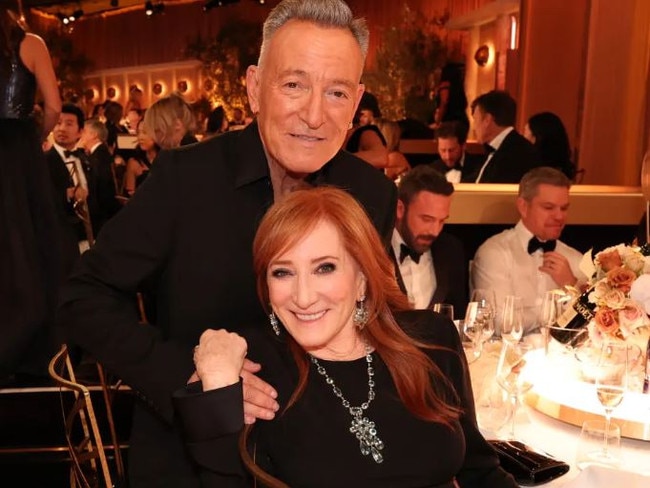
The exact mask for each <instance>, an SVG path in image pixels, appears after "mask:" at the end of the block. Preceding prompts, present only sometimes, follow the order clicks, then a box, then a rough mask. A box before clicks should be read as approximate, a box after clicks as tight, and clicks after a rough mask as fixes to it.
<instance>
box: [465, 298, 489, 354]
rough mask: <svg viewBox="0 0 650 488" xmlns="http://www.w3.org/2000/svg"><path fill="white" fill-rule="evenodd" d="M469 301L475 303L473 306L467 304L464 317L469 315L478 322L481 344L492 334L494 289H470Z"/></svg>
mask: <svg viewBox="0 0 650 488" xmlns="http://www.w3.org/2000/svg"><path fill="white" fill-rule="evenodd" d="M470 303H476V306H475V307H471V306H469V305H468V307H467V313H466V315H465V319H466V320H467V318H468V316H469V315H471V317H469V318H471V319H472V320H475V321H476V322H478V323H479V325H480V329H481V337H480V340H481V344H483V343H484V342H485V341H487V340H489V339H490V337H492V335H493V334H494V318H495V316H496V300H495V298H494V291H493V290H488V289H485V288H476V289H474V291H472V297H471V302H470Z"/></svg>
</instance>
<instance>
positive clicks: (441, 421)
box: [175, 187, 517, 488]
mask: <svg viewBox="0 0 650 488" xmlns="http://www.w3.org/2000/svg"><path fill="white" fill-rule="evenodd" d="M253 256H254V268H255V272H256V274H257V288H258V292H259V295H260V299H261V301H262V303H264V304H268V307H267V308H268V311H269V321H270V326H269V325H268V324H267V326H266V327H265V328H261V327H256V328H254V329H251V330H250V331H247V332H246V333H245V334H243V335H244V336H246V339H247V340H246V339H244V338H242V337H240V336H238V335H237V334H232V333H228V332H227V331H225V330H218V331H214V330H208V331H206V332H204V333H203V335H202V336H201V340H200V344H199V346H197V348H196V349H195V356H194V360H195V364H196V370H197V375H198V377H199V378H200V379H201V384H191V385H189V386H188V387H187V388H186V389H184V390H182V391H180V392H177V394H176V395H175V403H176V407H177V411H178V413H179V415H180V419H181V421H182V423H183V427H184V431H185V433H186V438H187V445H188V449H189V452H190V454H191V455H192V456H193V458H194V459H195V460H196V461H197V463H198V464H199V466H200V467H201V468H202V469H201V476H202V481H203V486H214V487H215V488H216V487H221V486H230V487H246V486H252V485H253V483H254V482H253V481H252V480H249V479H247V478H246V472H245V471H244V469H243V468H242V464H241V463H240V462H239V459H238V450H237V437H238V434H239V432H240V430H241V429H242V428H243V423H244V414H243V401H242V385H241V383H240V380H239V375H240V372H241V368H242V364H243V362H244V358H245V357H246V356H248V357H250V358H251V359H252V360H254V361H257V362H259V363H261V364H262V371H261V375H262V376H263V377H264V380H265V381H267V382H268V383H270V384H271V385H273V386H274V387H275V388H276V390H277V392H278V397H277V400H278V403H279V404H280V411H279V412H278V414H277V415H276V418H275V419H274V420H273V421H271V422H264V421H257V423H255V424H254V428H253V429H252V430H250V432H248V431H247V430H245V431H244V432H246V433H247V434H250V435H249V436H248V438H246V437H243V440H244V441H243V443H242V445H247V446H248V449H246V448H240V451H239V454H241V456H242V457H243V459H244V462H245V464H246V466H247V467H248V468H249V469H250V470H251V471H252V472H253V473H254V474H255V475H256V476H257V477H258V478H259V480H260V481H261V482H262V483H264V485H265V486H271V487H282V486H287V485H288V486H303V487H306V486H309V487H311V488H316V487H323V488H325V487H334V486H345V487H348V486H349V487H373V488H381V487H385V488H400V487H402V488H406V487H424V486H427V487H434V486H435V487H445V488H452V487H454V486H461V487H474V488H480V487H485V488H487V487H490V488H505V487H508V488H510V487H516V486H517V485H516V483H515V482H514V480H513V479H512V478H511V477H510V476H509V475H508V474H506V473H505V472H504V471H503V470H502V469H501V468H500V467H499V461H498V458H497V456H496V454H495V452H494V451H493V450H492V448H491V447H490V446H489V444H488V443H487V441H486V440H485V439H484V438H483V436H482V435H481V434H480V432H479V430H478V426H477V424H476V418H475V412H474V402H473V397H472V389H471V385H470V379H469V372H468V367H467V362H466V360H465V356H464V353H463V349H462V347H461V344H460V339H459V336H458V333H457V331H456V329H455V327H454V325H453V324H452V322H451V321H450V320H449V319H447V318H445V317H443V316H442V315H439V314H435V313H432V312H430V311H426V310H419V311H418V310H410V309H409V305H408V302H407V300H406V297H405V296H404V295H403V294H402V293H401V292H400V290H399V287H398V286H397V283H396V282H395V278H394V274H393V265H392V263H391V261H390V259H389V257H388V255H387V254H386V252H385V249H384V248H383V245H382V243H381V240H380V238H379V236H378V234H377V233H376V231H375V230H374V228H373V226H372V224H371V222H370V220H369V219H368V217H367V215H366V214H365V212H364V210H363V209H362V207H361V206H360V205H359V203H357V202H356V200H354V198H353V197H352V196H350V195H349V194H347V193H346V192H344V191H343V190H338V189H333V188H327V187H320V188H314V189H308V190H298V191H295V192H293V193H290V194H289V195H288V196H286V197H285V199H284V200H281V201H280V202H279V203H276V204H275V205H274V206H272V207H271V209H270V210H269V211H268V212H267V214H266V215H265V216H264V217H263V219H262V222H261V224H260V227H259V229H258V232H257V235H256V237H255V241H254V243H253ZM242 266H244V265H243V264H242ZM272 330H273V332H271V331H272ZM273 334H275V336H274V335H273ZM249 450H250V451H251V452H249ZM262 470H263V471H262ZM270 474H272V475H273V477H274V478H271V477H270ZM279 480H282V481H279Z"/></svg>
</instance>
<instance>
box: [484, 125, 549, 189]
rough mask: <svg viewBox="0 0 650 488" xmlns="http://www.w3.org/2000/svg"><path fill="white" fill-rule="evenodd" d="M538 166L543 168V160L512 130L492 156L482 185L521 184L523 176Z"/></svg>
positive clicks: (529, 144)
mask: <svg viewBox="0 0 650 488" xmlns="http://www.w3.org/2000/svg"><path fill="white" fill-rule="evenodd" d="M538 166H542V160H541V158H540V156H539V154H538V153H537V150H536V149H535V147H534V146H533V145H532V144H531V143H530V142H529V141H528V140H527V139H526V138H525V137H524V136H522V135H521V134H519V133H518V132H517V131H515V130H512V131H510V133H509V134H508V135H507V136H506V138H505V139H504V140H503V142H502V143H501V146H499V149H498V150H497V151H495V152H494V154H493V155H492V158H491V159H490V161H489V162H488V165H487V166H486V168H485V171H483V176H482V177H481V183H519V180H521V177H522V176H524V175H525V174H526V173H527V172H528V171H530V170H531V169H533V168H536V167H538ZM477 176H478V174H477Z"/></svg>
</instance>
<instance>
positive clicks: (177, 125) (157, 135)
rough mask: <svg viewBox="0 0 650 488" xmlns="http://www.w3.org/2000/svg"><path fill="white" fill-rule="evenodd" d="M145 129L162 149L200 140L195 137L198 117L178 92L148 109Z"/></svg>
mask: <svg viewBox="0 0 650 488" xmlns="http://www.w3.org/2000/svg"><path fill="white" fill-rule="evenodd" d="M144 130H145V132H147V133H148V134H149V135H151V137H152V138H153V140H154V141H155V142H156V144H158V145H159V146H160V148H161V149H171V148H173V147H178V146H185V145H186V144H192V143H194V142H198V140H197V139H196V137H194V131H196V118H195V117H194V113H193V112H192V108H191V107H190V106H189V104H188V103H187V102H186V101H185V100H184V99H183V97H182V96H181V95H179V94H178V93H172V94H171V95H169V96H166V97H164V98H161V99H160V100H158V101H157V102H156V103H154V104H153V105H152V106H151V107H149V108H148V109H147V111H146V112H145V115H144Z"/></svg>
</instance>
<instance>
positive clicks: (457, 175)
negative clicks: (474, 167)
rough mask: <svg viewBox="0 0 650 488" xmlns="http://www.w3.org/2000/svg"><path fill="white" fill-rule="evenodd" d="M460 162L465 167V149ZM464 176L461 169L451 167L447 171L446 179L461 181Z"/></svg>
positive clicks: (454, 181) (450, 181) (452, 181)
mask: <svg viewBox="0 0 650 488" xmlns="http://www.w3.org/2000/svg"><path fill="white" fill-rule="evenodd" d="M458 164H460V167H461V168H464V167H465V151H463V154H462V155H461V157H460V161H458ZM462 176H463V173H462V172H461V171H460V170H459V169H454V168H452V169H450V170H449V171H447V172H446V173H445V179H446V180H447V181H448V182H449V183H460V179H461V177H462Z"/></svg>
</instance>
